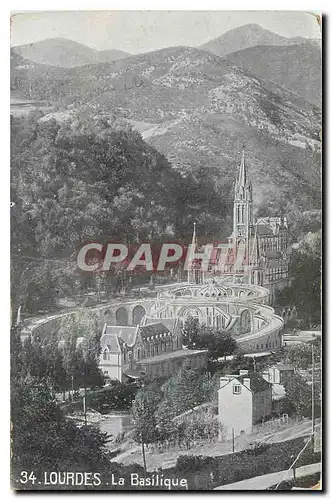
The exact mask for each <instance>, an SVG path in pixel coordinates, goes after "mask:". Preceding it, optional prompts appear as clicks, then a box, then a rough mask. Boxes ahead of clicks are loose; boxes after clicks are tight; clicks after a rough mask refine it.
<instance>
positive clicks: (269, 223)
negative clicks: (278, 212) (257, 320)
mask: <svg viewBox="0 0 332 500" xmlns="http://www.w3.org/2000/svg"><path fill="white" fill-rule="evenodd" d="M252 194H253V193H252V184H251V180H250V177H249V172H248V167H247V164H246V160H245V150H244V149H243V151H242V157H241V162H240V165H239V168H238V175H237V179H236V182H235V189H234V202H233V232H232V234H231V235H230V237H229V241H228V245H227V253H226V255H222V251H223V249H217V248H216V249H214V255H213V259H212V263H211V266H210V271H211V272H212V274H214V275H218V276H228V277H232V278H233V281H234V282H241V283H244V282H245V283H248V284H256V285H260V286H263V287H266V288H267V289H268V290H269V291H270V294H271V300H272V301H273V299H274V296H275V292H276V291H278V290H282V289H283V288H285V287H286V286H287V285H288V281H289V279H288V260H289V248H288V227H287V220H286V217H280V216H279V217H260V218H257V220H255V218H254V214H253V196H252ZM240 254H241V256H242V258H241V259H239V258H238V257H239V255H240ZM220 262H222V267H221V266H220Z"/></svg>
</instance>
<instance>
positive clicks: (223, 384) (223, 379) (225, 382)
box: [219, 377, 229, 389]
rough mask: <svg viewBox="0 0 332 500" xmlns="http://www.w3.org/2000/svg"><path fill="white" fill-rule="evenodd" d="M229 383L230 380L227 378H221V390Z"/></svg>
mask: <svg viewBox="0 0 332 500" xmlns="http://www.w3.org/2000/svg"><path fill="white" fill-rule="evenodd" d="M228 381H229V379H228V378H227V377H220V385H219V388H220V389H221V388H222V387H224V386H225V385H226V384H227V382H228Z"/></svg>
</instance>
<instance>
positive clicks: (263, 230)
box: [257, 224, 273, 235]
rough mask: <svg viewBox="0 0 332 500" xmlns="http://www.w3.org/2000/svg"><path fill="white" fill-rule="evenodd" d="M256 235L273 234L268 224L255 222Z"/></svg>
mask: <svg viewBox="0 0 332 500" xmlns="http://www.w3.org/2000/svg"><path fill="white" fill-rule="evenodd" d="M257 234H258V235H264V234H265V235H273V230H272V227H271V226H269V225H268V224H257Z"/></svg>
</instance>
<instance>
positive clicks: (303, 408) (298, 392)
mask: <svg viewBox="0 0 332 500" xmlns="http://www.w3.org/2000/svg"><path fill="white" fill-rule="evenodd" d="M284 387H285V392H286V398H287V400H288V404H289V406H290V407H291V408H293V410H294V411H295V413H296V414H297V415H299V416H302V417H310V416H311V410H312V394H311V386H310V385H308V384H307V382H306V381H305V380H304V379H303V378H302V377H301V376H300V375H298V374H294V375H293V376H292V377H288V378H287V379H286V380H285V382H284ZM314 398H315V408H316V410H315V413H316V412H317V414H320V389H319V387H318V386H317V385H315V395H314Z"/></svg>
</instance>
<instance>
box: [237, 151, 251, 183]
mask: <svg viewBox="0 0 332 500" xmlns="http://www.w3.org/2000/svg"><path fill="white" fill-rule="evenodd" d="M247 178H248V176H247V167H246V163H245V160H244V146H243V148H242V158H241V163H240V169H239V178H238V181H237V182H238V186H239V187H240V186H242V187H245V185H246V183H247Z"/></svg>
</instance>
